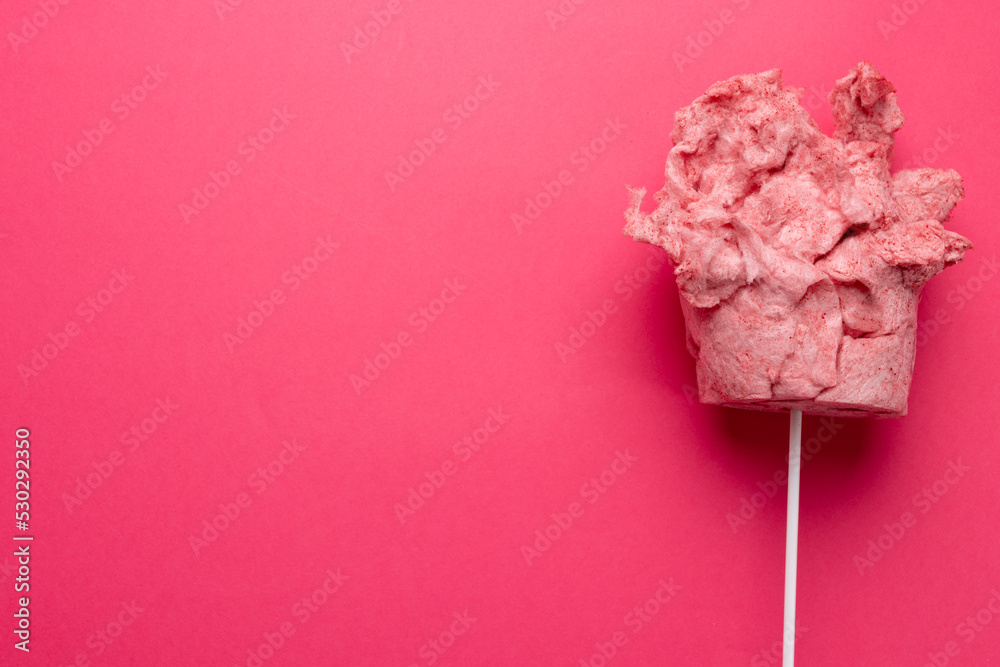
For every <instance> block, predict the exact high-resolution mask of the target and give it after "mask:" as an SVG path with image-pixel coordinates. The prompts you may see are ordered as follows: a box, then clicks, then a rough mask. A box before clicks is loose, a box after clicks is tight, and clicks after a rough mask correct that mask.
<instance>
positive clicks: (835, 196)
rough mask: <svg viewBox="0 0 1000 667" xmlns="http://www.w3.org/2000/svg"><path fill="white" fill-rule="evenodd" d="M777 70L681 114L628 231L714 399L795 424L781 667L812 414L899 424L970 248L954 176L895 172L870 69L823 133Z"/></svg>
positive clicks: (881, 81)
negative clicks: (785, 414)
mask: <svg viewBox="0 0 1000 667" xmlns="http://www.w3.org/2000/svg"><path fill="white" fill-rule="evenodd" d="M801 96H802V89H800V88H791V87H785V86H784V84H783V83H782V80H781V71H780V70H777V69H774V70H770V71H767V72H762V73H760V74H748V75H744V76H735V77H733V78H731V79H729V80H727V81H720V82H718V83H716V84H715V85H713V86H711V87H710V88H709V89H708V91H706V93H705V94H704V95H702V96H701V97H699V98H698V99H696V100H695V101H694V103H692V104H691V106H689V107H686V108H684V109H681V110H680V111H678V112H677V113H676V115H675V117H674V128H673V132H671V135H670V138H671V139H672V140H673V143H674V147H673V148H672V149H671V150H670V153H669V155H668V156H667V167H666V184H665V185H664V187H663V189H662V190H660V191H659V192H657V193H656V195H655V198H656V202H657V207H656V209H655V210H654V211H652V212H651V213H643V212H642V211H641V209H640V206H641V204H642V200H643V197H644V196H645V194H646V191H645V189H643V188H638V189H633V190H631V192H632V202H631V205H630V206H629V208H628V210H627V211H626V212H625V219H626V222H627V224H626V226H625V234H626V235H629V236H631V237H632V238H634V239H635V240H637V241H644V242H646V243H652V244H654V245H657V246H660V247H661V248H663V249H664V250H666V251H667V254H668V256H669V257H670V260H671V263H672V264H673V266H674V273H675V275H676V277H677V287H678V290H679V291H680V295H681V299H680V303H681V310H682V311H683V313H684V321H685V324H686V328H687V347H688V350H689V351H690V353H691V355H692V356H693V357H694V358H695V360H696V369H697V376H698V393H699V397H700V399H701V401H702V402H704V403H710V404H715V405H724V406H730V407H737V408H748V409H756V410H771V411H791V433H790V439H789V440H790V443H789V464H788V465H789V475H788V532H787V542H786V557H785V632H784V633H783V635H784V645H785V650H784V661H783V664H784V665H785V666H786V667H790V666H791V665H792V664H793V659H794V620H795V571H796V547H797V540H798V493H799V465H800V457H799V447H800V440H801V425H802V412H807V413H810V414H818V415H838V416H858V417H900V416H903V415H905V414H906V399H907V395H908V393H909V389H910V380H911V378H912V374H913V364H914V359H915V355H916V332H917V303H918V301H919V299H920V292H921V290H922V289H923V286H924V284H925V283H926V282H927V281H928V280H929V279H930V278H931V277H932V276H933V275H934V274H936V273H938V272H939V271H942V270H943V269H945V268H946V267H948V266H950V265H952V264H955V263H956V262H959V261H961V259H962V257H963V255H964V254H965V251H966V250H968V249H970V248H971V247H972V244H971V243H970V242H969V240H968V239H966V238H965V237H963V236H961V235H959V234H956V233H955V232H952V231H948V230H947V229H945V228H944V227H943V226H942V224H941V223H942V222H944V221H945V220H946V219H947V218H948V215H949V214H950V212H951V209H952V208H953V207H954V206H955V204H956V203H958V201H959V200H960V199H961V198H962V195H963V190H962V179H961V177H960V176H959V175H958V174H957V173H956V172H955V171H954V170H951V169H908V170H903V171H898V172H896V173H895V174H890V173H889V165H890V163H891V161H892V148H893V135H894V133H895V131H896V130H898V129H899V128H900V127H901V126H902V125H903V115H902V113H901V112H900V110H899V107H898V106H897V104H896V93H895V88H894V87H893V85H892V84H891V83H889V81H887V80H886V79H885V78H884V77H883V76H882V75H881V74H879V73H878V72H877V71H876V70H875V68H874V67H872V66H871V65H870V64H869V63H867V62H862V63H859V64H858V65H857V66H856V67H855V68H854V69H853V70H852V71H851V72H850V73H849V74H848V75H847V76H846V77H844V78H843V79H840V80H839V81H837V84H836V86H834V89H833V91H832V92H831V93H830V98H829V99H830V103H831V105H832V106H833V120H834V126H835V129H834V133H833V137H832V138H831V137H827V136H826V135H824V134H823V133H822V132H820V130H819V128H818V127H817V125H816V123H815V121H813V119H812V118H811V117H810V116H809V114H808V112H807V111H806V110H805V109H803V108H802V106H801V105H800V103H799V100H800V98H801Z"/></svg>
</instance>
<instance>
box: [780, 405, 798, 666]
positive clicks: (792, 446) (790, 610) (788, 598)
mask: <svg viewBox="0 0 1000 667" xmlns="http://www.w3.org/2000/svg"><path fill="white" fill-rule="evenodd" d="M801 467H802V411H801V410H792V424H791V428H790V429H789V432H788V525H787V527H786V529H785V626H784V632H783V633H782V644H783V650H782V655H781V665H782V667H794V665H795V574H796V570H797V569H798V551H799V472H800V469H801Z"/></svg>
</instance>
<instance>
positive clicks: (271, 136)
mask: <svg viewBox="0 0 1000 667" xmlns="http://www.w3.org/2000/svg"><path fill="white" fill-rule="evenodd" d="M331 5H334V6H331ZM998 14H1000V12H998V9H997V6H996V4H995V3H989V2H985V1H983V2H963V3H957V2H954V3H948V2H944V1H941V0H927V1H926V2H923V1H919V2H918V1H916V0H906V1H905V2H895V3H893V2H889V1H887V0H886V1H883V2H847V3H844V2H840V3H833V2H825V3H801V2H791V1H784V2H768V3H765V2H758V1H757V0H736V1H734V2H729V1H728V0H718V1H716V2H707V3H695V2H675V3H669V4H667V3H656V2H624V3H621V2H619V3H613V2H597V1H596V0H594V1H590V2H581V0H573V1H571V0H562V2H559V0H549V1H548V2H544V1H540V2H517V1H515V2H492V3H466V5H464V6H457V5H456V3H446V2H440V1H435V0H421V1H419V2H412V1H410V0H379V1H375V2H350V3H320V2H294V3H277V2H272V3H265V2H260V1H256V0H245V1H242V2H240V1H238V0H215V1H214V2H213V1H211V0H200V1H198V2H188V1H183V0H182V1H180V2H173V1H172V2H164V1H154V2H147V3H118V2H114V3H108V2H105V3H93V2H76V1H75V0H41V1H38V0H13V1H11V2H8V3H5V5H4V7H3V9H2V10H0V28H2V31H3V32H4V33H5V35H6V40H5V42H6V43H5V44H3V45H2V46H0V92H2V94H0V112H2V118H3V139H4V150H3V151H2V157H0V188H2V193H3V195H2V197H0V261H2V263H3V270H2V273H0V275H2V281H3V284H2V289H0V312H2V313H3V318H4V319H3V321H4V325H3V327H2V335H3V350H4V352H5V355H4V364H3V369H2V370H3V372H2V373H0V395H2V397H3V408H2V411H0V429H2V432H3V441H4V442H5V443H6V445H5V446H4V447H3V448H0V453H2V456H0V470H2V474H0V480H2V483H3V487H4V490H3V493H2V494H0V498H2V505H0V515H2V516H5V517H7V523H4V524H2V526H0V541H3V542H5V543H6V544H7V546H6V547H3V549H2V550H0V553H2V554H4V555H2V556H0V587H2V589H3V591H4V594H3V596H2V602H0V609H2V613H3V618H5V619H6V620H5V621H4V622H3V625H4V632H3V633H2V634H0V636H3V637H6V639H5V640H4V642H3V646H2V647H0V656H2V657H0V662H2V663H3V664H9V665H21V664H37V665H57V666H60V667H61V666H66V665H79V666H83V665H223V666H234V665H244V666H247V667H252V666H253V665H268V666H270V665H400V666H401V667H408V666H411V665H421V666H423V665H427V666H429V665H432V664H437V665H557V664H558V665H592V666H594V667H597V666H599V665H603V664H606V663H607V664H621V665H751V667H760V666H761V665H775V664H778V662H779V661H778V658H777V657H776V656H777V655H778V650H777V648H776V647H777V644H778V642H779V641H780V637H781V621H782V581H783V562H784V557H783V556H784V520H785V495H784V494H785V487H784V486H781V482H782V481H783V479H782V478H781V475H780V471H781V470H783V468H784V458H783V457H784V451H785V447H786V442H787V417H784V416H781V415H772V414H755V413H747V412H740V411H732V410H724V409H717V408H709V407H705V406H702V405H700V404H699V403H698V402H697V400H696V398H694V395H693V387H692V385H693V384H694V382H695V378H694V368H693V363H692V360H691V359H690V358H689V356H688V354H687V352H686V351H685V348H684V337H683V328H682V327H683V325H682V320H681V317H680V311H679V306H678V297H677V294H676V291H675V289H674V286H673V279H672V277H671V275H670V271H669V268H668V267H666V266H664V265H663V264H662V256H661V255H659V254H657V252H654V251H652V250H651V249H650V248H648V247H645V246H641V245H639V244H636V243H634V242H632V241H631V240H629V239H627V238H625V237H624V236H622V234H621V228H622V226H623V218H622V211H623V209H624V207H625V205H626V202H627V196H626V191H625V186H626V184H630V185H644V186H646V187H648V188H649V189H650V190H656V189H658V188H659V187H660V186H661V185H662V183H663V165H664V159H665V157H666V154H667V151H668V150H669V148H670V146H671V143H670V140H669V131H670V127H671V123H672V118H673V113H674V111H675V110H676V109H677V108H679V107H681V106H684V105H686V104H688V103H690V101H691V100H693V99H694V98H695V97H696V96H697V95H699V94H700V93H701V92H703V91H704V89H705V88H707V87H708V86H709V85H710V84H711V83H713V82H715V81H717V80H719V79H723V78H727V77H729V76H731V75H734V74H738V73H748V72H758V71H763V70H765V69H770V68H772V67H782V68H783V69H784V76H785V80H786V82H787V83H788V84H790V85H796V86H801V87H803V88H805V89H806V94H805V100H804V101H805V104H806V105H807V106H808V107H809V108H810V109H812V110H813V112H814V113H815V116H816V118H817V119H818V122H819V123H820V125H821V126H822V127H823V128H824V129H825V130H826V131H829V129H830V127H831V121H830V112H829V109H828V107H827V105H826V103H825V99H824V98H825V95H826V92H827V91H828V90H829V88H830V87H831V86H832V84H833V81H834V80H835V79H837V78H839V77H841V76H843V75H844V74H845V73H846V72H847V71H848V69H849V68H850V67H852V66H853V65H854V64H855V63H856V62H857V61H859V60H862V59H867V60H870V61H871V62H872V63H873V64H875V66H876V67H877V68H878V69H879V70H880V71H882V72H883V73H884V74H885V75H886V76H887V77H889V78H890V79H891V80H892V81H893V82H894V83H895V85H896V86H897V88H898V89H899V103H900V106H901V108H902V110H903V112H904V114H905V115H906V116H907V122H906V125H905V127H904V128H903V129H902V130H901V131H900V133H899V134H898V144H897V153H896V167H897V168H898V167H902V166H904V165H909V166H914V165H916V164H918V163H923V164H931V165H934V166H937V167H952V168H955V169H957V170H958V171H959V172H960V173H961V174H962V175H963V177H964V179H965V186H966V192H967V195H966V199H965V200H964V201H963V202H962V203H961V204H960V205H959V206H958V208H957V209H956V211H955V214H954V216H953V218H952V219H951V221H950V222H949V223H948V224H949V226H950V228H952V229H955V230H957V231H959V232H961V233H963V234H965V235H967V236H968V237H970V238H971V239H972V240H973V241H974V243H975V244H976V247H975V249H974V250H973V251H972V252H971V253H969V255H968V257H967V259H966V261H965V262H963V263H962V264H960V265H959V266H957V267H954V268H952V269H949V270H948V271H946V272H945V273H944V274H942V275H941V276H939V277H937V278H935V279H934V280H933V281H932V282H931V283H930V286H929V287H928V288H927V290H926V292H925V296H924V299H923V301H922V303H921V309H922V317H923V318H924V319H923V321H924V323H925V324H924V326H923V328H922V330H921V339H920V340H921V343H920V347H919V352H918V362H917V367H916V376H915V380H914V384H913V388H912V392H911V395H910V403H909V406H910V415H909V416H907V417H905V418H903V419H897V420H886V421H863V420H860V421H859V420H855V421H849V420H841V421H836V422H834V423H833V424H829V423H824V422H821V421H820V420H818V419H816V418H812V417H807V418H806V420H805V425H804V431H803V436H804V441H805V445H806V450H807V452H811V454H810V455H809V459H810V460H808V461H807V462H806V464H805V466H804V471H803V480H802V482H803V491H802V505H801V543H800V552H799V553H800V560H799V567H800V576H799V616H798V622H799V639H798V658H799V662H800V664H802V665H945V664H948V665H985V664H993V662H995V661H996V659H997V656H998V655H1000V593H998V590H1000V543H998V538H1000V530H998V526H1000V503H998V491H997V481H996V480H997V475H998V474H1000V470H998V467H1000V449H998V448H997V444H998V440H1000V438H998V436H997V428H998V420H997V404H998V399H1000V393H998V390H997V377H998V371H1000V363H998V361H997V354H996V350H997V347H998V344H1000V335H998V326H997V306H996V304H997V299H998V286H1000V280H997V279H995V276H996V274H997V271H998V267H997V253H998V248H997V245H998V244H997V241H998V233H997V218H996V213H995V204H996V201H997V197H998V192H997V186H996V155H997V148H998V142H997V138H996V113H997V102H998V95H997V89H998V88H997V85H998V83H1000V76H998V71H997V62H1000V58H998V55H1000V53H998V46H997V44H998V40H997V35H998V27H1000V26H998V18H1000V16H998ZM366 31H367V32H368V33H370V34H374V35H375V36H374V37H370V36H367V35H366V34H365V32H366ZM577 336H579V338H577ZM18 428H27V429H29V431H30V437H29V438H28V440H29V441H30V447H29V448H28V449H29V451H30V462H31V468H30V482H31V486H30V494H31V496H30V501H29V502H30V525H29V529H28V530H27V531H20V530H17V528H16V526H15V520H14V519H15V517H14V512H15V507H14V503H15V456H16V452H17V451H18V449H17V448H16V445H15V442H16V440H17V438H16V436H15V433H16V431H17V429H18ZM776 475H777V477H776ZM29 534H30V535H31V536H32V537H33V538H34V540H33V541H32V542H30V545H31V546H30V554H31V555H30V558H29V564H28V566H27V567H28V570H29V571H30V572H29V573H28V574H27V575H26V576H22V575H19V573H18V567H19V564H18V562H17V560H18V557H17V556H15V555H14V550H15V549H16V548H18V547H20V546H23V544H25V542H15V541H14V540H13V539H12V538H13V537H14V536H15V535H22V536H23V535H29ZM18 579H26V580H27V583H28V584H29V585H30V592H29V593H28V594H29V595H30V602H29V604H28V609H29V610H30V621H29V624H30V633H31V634H30V644H29V646H30V649H31V651H30V653H24V652H22V651H20V650H17V649H15V647H14V644H15V641H17V637H16V635H15V634H14V633H12V630H14V629H16V628H17V624H18V622H19V621H18V619H17V618H16V617H15V616H14V614H15V613H16V612H17V610H18V609H19V608H20V605H19V601H18V598H19V597H21V596H23V595H24V593H23V592H16V591H15V586H17V585H18V584H19V583H24V582H19V581H18ZM991 659H992V661H993V662H990V660H991Z"/></svg>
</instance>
